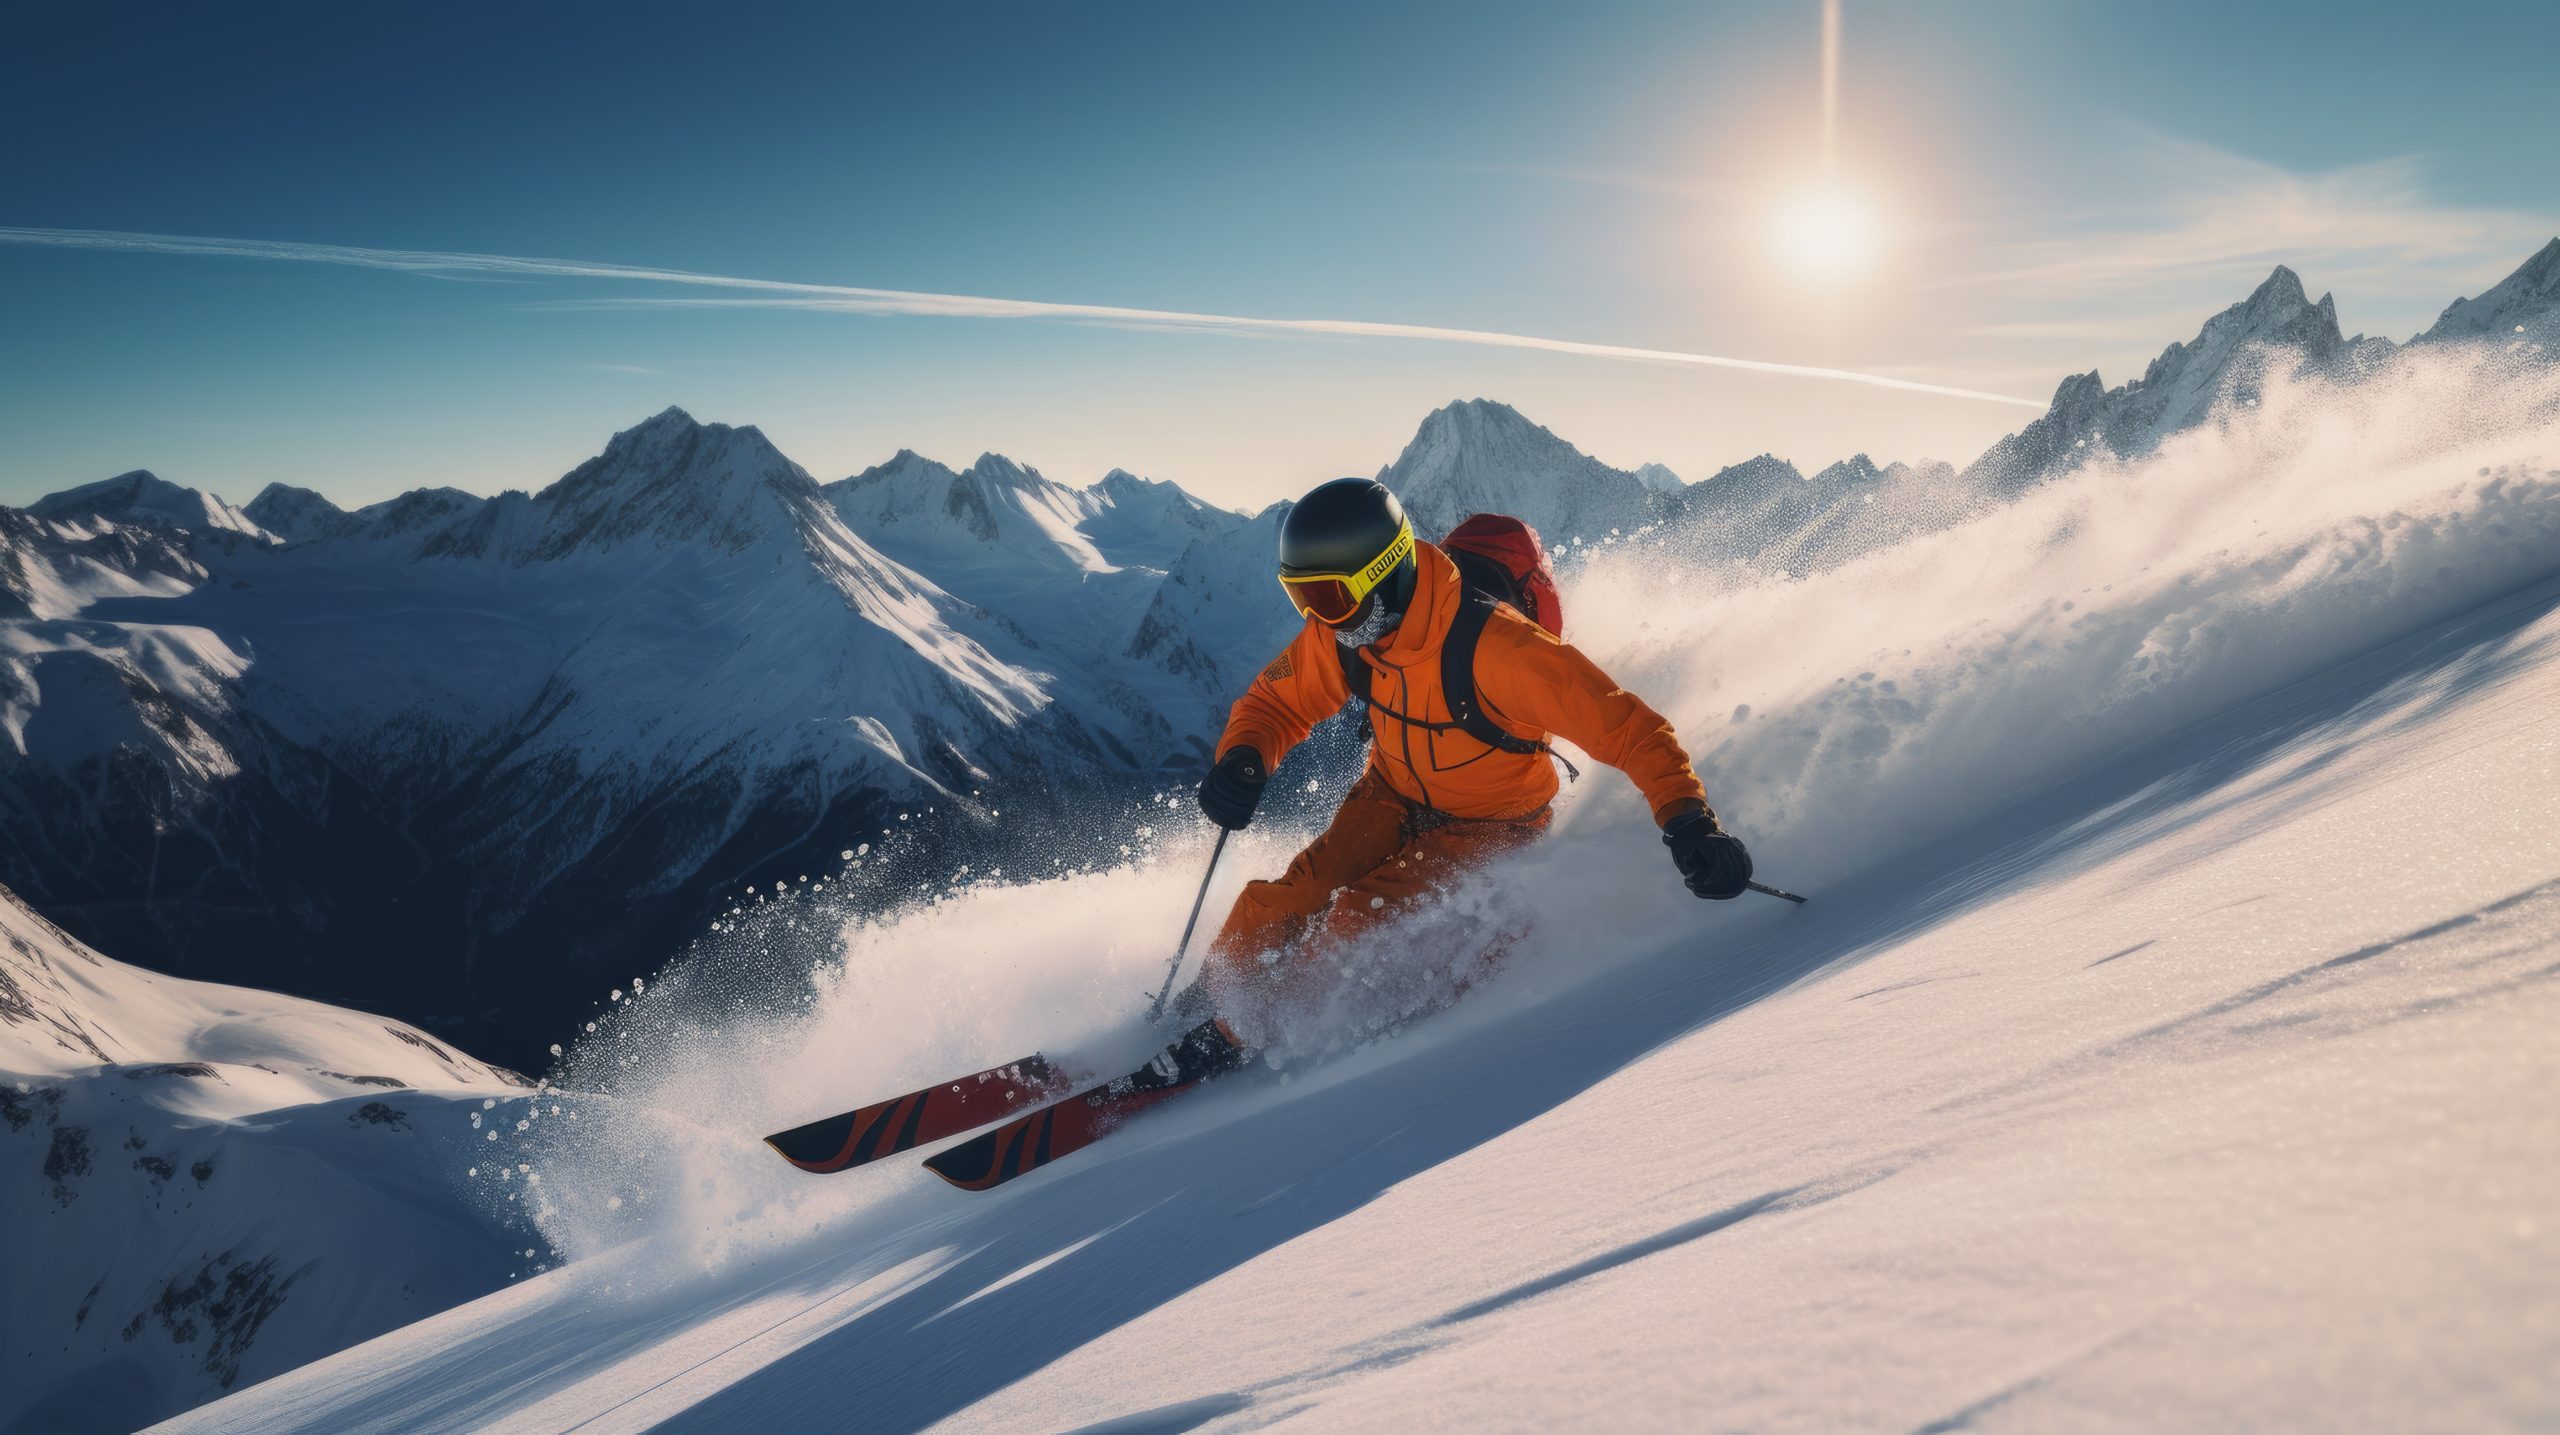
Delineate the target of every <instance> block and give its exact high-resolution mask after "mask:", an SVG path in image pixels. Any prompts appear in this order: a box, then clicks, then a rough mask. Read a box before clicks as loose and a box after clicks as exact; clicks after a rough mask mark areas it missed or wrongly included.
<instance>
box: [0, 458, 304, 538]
mask: <svg viewBox="0 0 2560 1435" xmlns="http://www.w3.org/2000/svg"><path fill="white" fill-rule="evenodd" d="M27 512H29V513H32V514H34V515H35V516H36V517H38V518H50V519H55V520H59V521H77V520H79V519H83V518H103V519H106V520H108V521H109V522H113V523H136V524H141V525H142V526H144V527H149V528H181V529H185V530H186V531H188V532H190V533H207V532H223V533H237V534H239V535H241V536H242V537H244V538H250V539H254V540H256V541H258V542H260V543H273V542H276V541H277V539H276V536H275V535H274V534H272V533H269V532H268V531H267V530H266V529H264V528H261V527H259V526H258V524H257V522H256V520H254V519H252V518H250V517H249V516H248V515H247V514H245V513H243V512H241V511H240V510H239V509H237V508H234V507H232V506H231V505H230V504H228V503H225V502H223V501H222V500H221V499H220V498H218V497H216V496H214V495H213V494H210V493H207V492H205V491H204V490H202V489H198V488H186V487H183V486H181V485H179V484H174V483H171V482H170V481H168V480H167V479H165V478H162V477H160V476H159V475H158V474H155V473H153V472H152V471H151V470H149V469H147V468H137V469H134V470H133V471H131V472H129V473H120V474H117V475H116V476H115V477H113V478H103V479H100V480H98V481H97V482H96V483H84V484H81V485H80V486H79V487H77V488H66V489H64V490H62V491H61V492H59V493H48V494H46V495H45V496H44V497H42V498H39V499H37V500H36V501H35V502H33V503H31V504H28V505H27Z"/></svg>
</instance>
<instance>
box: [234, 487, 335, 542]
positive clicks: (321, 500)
mask: <svg viewBox="0 0 2560 1435" xmlns="http://www.w3.org/2000/svg"><path fill="white" fill-rule="evenodd" d="M240 511H241V512H242V513H243V514H245V515H247V516H248V518H249V519H250V520H251V521H252V522H254V523H256V524H257V525H258V526H259V527H260V528H263V529H265V530H267V531H268V532H269V533H272V534H274V535H276V536H277V537H278V538H281V539H283V540H284V541H285V542H287V543H307V542H309V541H311V540H312V539H315V538H334V537H336V536H337V535H338V534H340V533H344V532H345V531H347V528H348V515H347V511H346V510H345V509H342V508H340V507H339V506H338V505H336V504H334V503H331V502H330V501H329V500H328V499H327V498H326V497H325V496H323V495H321V494H319V493H317V492H315V491H313V490H311V489H308V488H296V487H294V486H293V485H292V484H289V483H270V484H268V485H267V486H266V487H264V488H262V489H260V490H258V496H257V497H255V498H253V499H250V500H249V501H248V502H247V503H246V504H244V505H242V507H241V509H240Z"/></svg>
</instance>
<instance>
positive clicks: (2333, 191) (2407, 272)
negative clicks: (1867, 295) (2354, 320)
mask: <svg viewBox="0 0 2560 1435" xmlns="http://www.w3.org/2000/svg"><path fill="white" fill-rule="evenodd" d="M2150 144H2151V145H2152V147H2153V151H2152V152H2153V156H2154V158H2155V161H2156V162H2157V164H2158V165H2159V166H2160V168H2161V169H2162V170H2163V171H2164V172H2166V173H2170V174H2173V175H2175V176H2176V180H2177V183H2178V185H2179V189H2178V190H2177V192H2175V193H2174V194H2172V195H2169V196H2167V197H2166V198H2165V199H2164V201H2163V202H2162V203H2161V204H2160V205H2159V206H2158V207H2157V208H2155V209H2154V210H2153V212H2151V213H2150V214H2148V215H2146V216H2144V217H2143V219H2142V221H2140V222H2137V223H2135V224H2132V225H2129V226H2126V227H2121V228H2117V229H2114V230H2112V231H2094V232H2082V233H2073V234H2069V235H2067V236H2064V237H2060V238H2055V239H2048V240H2039V241H2035V242H2031V243H2024V244H2016V245H2010V246H2007V247H2006V248H2005V249H2003V250H2000V251H1995V253H1996V255H1997V258H1996V260H1995V262H1994V263H1993V264H1992V265H1991V266H1990V267H1988V268H1986V269H1984V270H1982V271H1980V272H1977V273H1973V274H1968V275H1963V276H1960V277H1958V278H1956V279H1954V280H1953V281H1951V282H1952V283H1953V284H1955V285H1958V286H1963V285H1990V286H1996V287H1998V288H2000V289H2003V290H2006V291H2009V292H2011V293H2019V292H2027V293H2040V294H2067V295H2072V296H2075V297H2081V298H2085V297H2087V296H2089V295H2092V294H2095V293H2099V292H2103V291H2117V290H2125V289H2140V288H2146V287H2149V286H2152V285H2156V284H2158V283H2160V282H2162V281H2163V280H2173V279H2191V278H2195V277H2197V276H2200V275H2214V276H2228V275H2239V276H2244V277H2246V276H2253V275H2255V274H2257V273H2258V272H2259V271H2260V270H2262V269H2263V268H2264V267H2265V266H2268V265H2272V264H2275V263H2279V262H2282V263H2288V264H2293V265H2295V266H2297V267H2310V266H2316V267H2317V268H2318V269H2319V270H2320V272H2321V274H2322V276H2323V277H2324V279H2325V280H2326V282H2328V283H2332V284H2335V283H2347V284H2354V283H2356V282H2357V281H2359V280H2366V279H2370V280H2375V281H2379V282H2391V281H2398V282H2400V283H2402V284H2404V285H2406V284H2410V283H2418V282H2423V283H2425V284H2426V285H2427V286H2428V287H2430V288H2434V287H2441V286H2443V285H2445V284H2447V283H2456V284H2458V283H2459V282H2461V281H2460V276H2461V275H2463V274H2465V273H2469V272H2474V271H2476V270H2478V269H2479V268H2480V267H2481V266H2483V265H2488V264H2493V263H2496V262H2497V261H2499V260H2500V259H2502V258H2506V257H2508V256H2521V255H2522V254H2524V253H2529V252H2531V250H2532V249H2534V248H2536V247H2539V245H2540V244H2541V242H2542V241H2543V240H2544V239H2546V238H2548V237H2549V236H2550V235H2551V233H2552V232H2553V231H2554V228H2555V227H2560V226H2555V221H2554V218H2553V217H2552V216H2551V215H2547V214H2535V213H2530V212H2526V211H2521V210H2507V209H2490V208H2480V207H2465V206H2458V205H2443V204H2438V203H2436V202H2434V201H2433V200H2432V199H2431V198H2430V196H2429V195H2428V193H2427V187H2426V184H2425V176H2424V170H2423V167H2422V165H2421V164H2420V163H2419V162H2418V161H2417V160H2415V159H2413V158H2408V157H2399V158H2392V159H2382V160H2372V161H2367V162H2365V163H2362V164H2352V165H2347V166H2344V167H2341V168H2338V169H2333V170H2328V171H2324V172H2320V173H2310V174H2305V173H2297V172H2295V171H2291V170H2287V169H2283V168H2281V167H2278V166H2276V165H2271V164H2266V163H2263V162H2260V161H2257V160H2253V159H2249V158H2247V157H2245V156H2242V155H2237V154H2233V153H2231V152H2229V151H2226V150H2221V149H2216V148H2214V147H2212V146H2209V145H2202V144H2195V143H2191V142H2187V141H2182V140H2175V139H2171V138H2169V137H2166V136H2156V135H2155V136H2151V137H2150ZM2421 276H2423V278H2421Z"/></svg>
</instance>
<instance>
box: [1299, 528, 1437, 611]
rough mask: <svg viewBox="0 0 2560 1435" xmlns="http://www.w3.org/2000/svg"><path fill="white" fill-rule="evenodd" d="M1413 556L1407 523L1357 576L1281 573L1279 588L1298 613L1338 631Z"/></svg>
mask: <svg viewBox="0 0 2560 1435" xmlns="http://www.w3.org/2000/svg"><path fill="white" fill-rule="evenodd" d="M1412 556H1413V524H1412V523H1411V522H1410V521H1408V522H1407V523H1406V524H1405V525H1404V526H1403V527H1402V528H1399V529H1397V530H1396V536H1395V541H1394V542H1392V543H1389V544H1388V545H1387V548H1386V551H1385V552H1383V553H1380V554H1379V555H1378V556H1377V557H1375V558H1372V559H1370V560H1369V563H1368V566H1366V567H1364V568H1362V569H1361V570H1360V571H1359V572H1357V573H1283V574H1281V575H1280V586H1281V587H1282V588H1283V589H1285V590H1286V591H1287V592H1288V594H1289V601H1290V603H1292V604H1294V605H1295V606H1296V607H1297V610H1298V611H1299V612H1300V613H1303V614H1305V615H1306V616H1307V617H1310V618H1313V619H1315V620H1316V621H1318V622H1320V623H1326V624H1330V625H1332V626H1335V627H1340V626H1341V625H1342V624H1344V623H1346V622H1349V621H1350V620H1351V615H1352V614H1354V613H1357V612H1359V611H1360V605H1361V604H1362V603H1363V602H1366V601H1367V600H1368V597H1369V595H1370V594H1371V593H1374V592H1376V591H1377V590H1378V585H1379V584H1381V583H1384V582H1385V581H1387V575H1389V574H1391V573H1393V572H1395V571H1396V568H1397V566H1398V565H1400V564H1402V563H1403V562H1404V561H1405V560H1406V559H1408V558H1411V557H1412Z"/></svg>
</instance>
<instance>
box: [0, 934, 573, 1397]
mask: <svg viewBox="0 0 2560 1435" xmlns="http://www.w3.org/2000/svg"><path fill="white" fill-rule="evenodd" d="M484 1102H486V1103H489V1108H488V1113H487V1115H486V1117H484V1115H483V1103H484ZM526 1105H527V1092H526V1090H525V1083H524V1082H523V1081H522V1080H521V1079H520V1078H517V1077H514V1076H513V1075H512V1074H510V1073H506V1072H501V1071H498V1070H495V1069H493V1068H491V1067H488V1066H486V1065H483V1064H482V1063H480V1062H478V1061H474V1060H472V1059H471V1058H470V1057H468V1056H465V1055H463V1054H461V1053H459V1052H455V1051H452V1050H450V1049H448V1048H446V1047H444V1046H443V1045H441V1044H440V1043H438V1042H436V1041H435V1040H434V1039H433V1038H430V1037H428V1036H427V1035H426V1034H425V1033H423V1032H420V1031H418V1030H416V1029H415V1028H412V1027H409V1026H406V1025H404V1024H401V1023H398V1022H391V1021H386V1020H384V1019H382V1018H380V1017H373V1016H367V1015H365V1014H363V1013H361V1012H353V1011H347V1010H344V1009H342V1008H339V1007H333V1006H326V1005H323V1004H321V1003H318V1002H310V1001H302V1000H298V999H296V998H293V997H285V996H275V995H271V994H269V993H265V992H256V991H249V990H245V989H243V988H238V987H222V986H214V985H212V984H209V983H205V982H192V981H185V980H181V979H179V978H176V977H168V976H161V975H157V974H154V973H151V972H145V971H141V970H139V969H137V968H134V967H129V966H126V965H124V964H122V963H120V962H115V961H111V960H109V959H107V958H105V957H102V956H100V955H98V954H97V953H95V952H92V951H90V950H89V949H88V948H86V947H84V946H82V945H80V944H79V943H78V942H75V941H73V940H72V939H71V938H70V937H69V936H67V935H65V934H64V933H63V932H62V931H61V930H60V929H59V928H57V927H55V926H54V925H53V924H52V923H50V922H47V921H46V920H45V919H44V918H42V917H40V916H38V915H36V914H35V913H34V912H32V911H30V910H28V909H27V907H26V906H25V905H24V904H23V903H21V902H20V901H19V900H18V898H17V896H16V895H15V894H14V893H11V892H9V891H8V890H7V889H5V888H0V1123H5V1125H0V1232H5V1233H6V1241H7V1245H8V1253H9V1254H8V1271H9V1279H8V1285H7V1291H6V1294H5V1298H0V1361H5V1363H6V1365H5V1368H6V1371H7V1377H8V1378H7V1379H5V1380H0V1429H7V1430H21V1429H23V1430H45V1431H75V1430H129V1429H132V1428H134V1427H135V1426H137V1425H140V1424H143V1423H147V1422H148V1421H151V1420H155V1419H158V1418H160V1417H162V1416H165V1415H168V1414H170V1413H172V1412H175V1411H178V1410H183V1409H185V1408H187V1407H188V1406H191V1405H196V1404H199V1403H201V1402H203V1401H205V1400H208V1399H211V1398H213V1397H214V1396H216V1395H219V1394H220V1393H222V1392H223V1391H225V1390H229V1389H232V1388H234V1387H235V1386H237V1385H240V1384H246V1383H254V1382H256V1381H258V1380H262V1379H265V1378H266V1377H268V1376H271V1375H275V1374H278V1373H280V1372H283V1371H286V1370H290V1369H292V1368H294V1367H296V1366H299V1365H302V1364H304V1363H306V1362H309V1361H311V1360H314V1359H317V1358H318V1357H320V1356H323V1355H326V1354H328V1353H329V1352H331V1351H334V1350H337V1349H340V1348H341V1347H344V1346H346V1345H350V1344H352V1343H354V1342H356V1341H359V1340H362V1339H364V1338H366V1337H367V1336H370V1335H374V1334H377V1333H379V1332H382V1331H386V1330H390V1329H392V1328H394V1327H396V1326H400V1325H404V1324H407V1323H409V1322H411V1321H414V1320H416V1319H418V1318H419V1317H420V1316H422V1315H425V1314H428V1313H431V1312H434V1311H438V1310H442V1309H444V1308H446V1307H448V1306H451V1305H453V1304H455V1303H457V1302H460V1301H465V1300H469V1299H471V1298H472V1297H475V1296H479V1295H482V1294H485V1293H486V1292H488V1291H490V1290H493V1289H495V1288H497V1287H499V1286H500V1285H503V1284H504V1283H505V1282H506V1281H507V1279H508V1278H509V1277H510V1276H512V1275H513V1274H515V1273H516V1272H517V1271H518V1270H530V1269H533V1268H535V1266H536V1264H537V1262H536V1261H535V1260H534V1259H532V1258H531V1257H532V1254H533V1252H534V1251H536V1250H539V1249H540V1246H539V1243H538V1238H536V1237H534V1236H532V1235H531V1234H530V1233H529V1232H528V1231H526V1230H525V1229H524V1228H523V1221H522V1220H521V1218H520V1217H519V1218H517V1219H515V1220H513V1221H512V1222H511V1221H510V1220H509V1218H508V1216H507V1215H506V1214H504V1213H505V1212H507V1210H508V1205H507V1203H506V1202H505V1200H504V1198H503V1197H500V1198H499V1199H497V1200H494V1201H493V1200H491V1199H489V1198H488V1196H487V1194H486V1193H485V1192H484V1191H481V1190H476V1189H475V1188H474V1186H473V1183H472V1181H471V1179H470V1178H469V1176H468V1175H467V1174H466V1173H467V1172H469V1171H470V1170H471V1168H472V1166H473V1164H474V1163H475V1162H480V1161H484V1160H487V1159H488V1158H487V1157H486V1156H484V1155H483V1154H482V1153H484V1152H486V1151H487V1150H488V1148H489V1145H490V1143H489V1142H488V1141H487V1140H486V1139H485V1133H484V1132H482V1131H481V1130H480V1129H479V1128H481V1127H482V1126H483V1125H484V1124H486V1125H488V1126H490V1128H491V1129H494V1128H495V1123H496V1122H497V1121H498V1120H499V1119H500V1113H502V1112H503V1113H508V1114H507V1115H506V1116H505V1117H504V1119H506V1120H508V1121H510V1122H512V1121H513V1120H514V1119H516V1118H515V1117H514V1115H513V1113H514V1112H517V1111H519V1110H521V1109H523V1108H524V1107H525V1106H526ZM475 1147H477V1148H478V1149H477V1150H475V1149H474V1148H475ZM494 1169H495V1168H494V1166H493V1167H492V1170H493V1171H494ZM516 1248H523V1250H522V1251H521V1252H519V1251H518V1250H517V1249H516Z"/></svg>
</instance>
